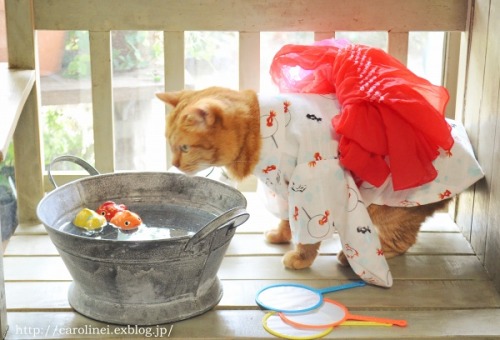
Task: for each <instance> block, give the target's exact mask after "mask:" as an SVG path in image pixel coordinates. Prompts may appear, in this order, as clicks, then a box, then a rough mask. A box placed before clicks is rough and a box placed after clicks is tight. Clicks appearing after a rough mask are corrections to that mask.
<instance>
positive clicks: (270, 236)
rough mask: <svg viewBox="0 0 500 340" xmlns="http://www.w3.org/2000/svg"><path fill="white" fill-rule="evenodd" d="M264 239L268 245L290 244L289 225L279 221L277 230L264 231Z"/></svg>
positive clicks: (290, 232)
mask: <svg viewBox="0 0 500 340" xmlns="http://www.w3.org/2000/svg"><path fill="white" fill-rule="evenodd" d="M264 237H265V238H266V240H267V242H269V243H277V244H279V243H290V241H291V240H292V231H291V230H290V223H289V222H288V221H287V220H281V221H280V223H279V224H278V228H276V229H271V230H268V231H266V232H265V233H264Z"/></svg>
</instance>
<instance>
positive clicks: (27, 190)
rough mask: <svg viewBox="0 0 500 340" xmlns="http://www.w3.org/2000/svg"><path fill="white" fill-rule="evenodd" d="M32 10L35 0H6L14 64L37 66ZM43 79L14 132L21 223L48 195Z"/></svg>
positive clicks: (32, 216)
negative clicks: (42, 121)
mask: <svg viewBox="0 0 500 340" xmlns="http://www.w3.org/2000/svg"><path fill="white" fill-rule="evenodd" d="M32 10H33V5H32V1H31V0H19V1H14V0H7V1H6V3H5V11H6V15H7V18H6V19H7V20H6V22H7V41H8V44H9V67H10V68H20V69H32V70H33V69H36V68H37V62H36V59H37V52H36V51H37V49H36V40H35V33H34V32H35V31H34V28H33V12H32ZM37 74H38V72H37ZM39 83H40V82H39V78H38V76H37V79H36V80H35V85H34V86H33V89H32V90H31V93H30V95H29V96H28V99H27V101H26V104H25V106H24V109H23V111H22V113H21V117H20V118H19V122H18V124H17V128H16V131H15V133H14V154H15V162H16V187H17V194H18V214H19V223H26V222H34V221H37V217H36V206H37V204H38V202H39V201H40V200H41V199H42V197H43V195H44V190H43V167H44V166H43V157H42V147H41V126H40V118H39V111H40V90H39V86H38V84H39Z"/></svg>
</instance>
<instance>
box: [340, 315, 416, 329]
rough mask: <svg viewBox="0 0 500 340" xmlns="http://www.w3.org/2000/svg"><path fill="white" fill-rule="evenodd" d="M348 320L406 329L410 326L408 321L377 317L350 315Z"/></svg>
mask: <svg viewBox="0 0 500 340" xmlns="http://www.w3.org/2000/svg"><path fill="white" fill-rule="evenodd" d="M346 319H347V320H356V321H371V322H378V323H383V324H390V325H394V326H399V327H406V326H407V325H408V323H407V322H406V320H397V319H386V318H378V317H375V316H366V315H355V314H348V315H347V318H346Z"/></svg>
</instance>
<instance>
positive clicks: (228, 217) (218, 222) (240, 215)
mask: <svg viewBox="0 0 500 340" xmlns="http://www.w3.org/2000/svg"><path fill="white" fill-rule="evenodd" d="M249 217H250V215H249V214H248V213H247V212H246V210H245V209H244V208H240V207H236V208H232V209H231V210H228V211H226V212H225V213H224V214H222V215H220V216H218V217H216V218H214V219H213V220H212V221H210V222H208V223H207V224H206V225H205V226H204V227H203V228H201V229H200V230H198V232H197V233H196V234H194V235H193V236H192V237H191V238H190V239H189V241H188V243H186V246H185V247H184V250H188V249H190V248H191V247H193V246H194V245H196V244H197V243H198V242H200V241H201V240H202V239H204V238H205V237H207V236H208V235H210V234H211V233H212V232H214V231H216V230H217V229H219V228H222V227H224V226H226V225H228V224H229V223H232V222H233V223H234V227H237V226H239V225H242V224H243V223H245V222H246V220H248V218H249Z"/></svg>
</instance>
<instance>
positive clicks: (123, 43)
mask: <svg viewBox="0 0 500 340" xmlns="http://www.w3.org/2000/svg"><path fill="white" fill-rule="evenodd" d="M111 38H112V40H111V41H112V58H113V69H114V71H116V72H125V71H132V70H136V69H141V68H145V67H148V66H150V64H151V63H155V62H157V61H158V60H159V59H160V58H161V56H162V53H163V41H162V35H161V33H160V32H147V31H113V32H112V36H111ZM63 70H64V71H63V76H65V77H68V78H85V77H88V76H89V75H90V72H91V70H90V46H89V34H88V32H86V31H69V33H68V39H67V42H66V45H65V54H64V60H63ZM153 77H154V79H155V81H156V77H155V76H154V75H153Z"/></svg>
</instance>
